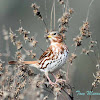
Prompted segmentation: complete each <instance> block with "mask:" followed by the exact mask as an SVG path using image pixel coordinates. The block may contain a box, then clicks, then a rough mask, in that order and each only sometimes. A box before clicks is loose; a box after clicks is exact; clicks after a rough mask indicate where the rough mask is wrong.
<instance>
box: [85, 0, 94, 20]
mask: <svg viewBox="0 0 100 100" xmlns="http://www.w3.org/2000/svg"><path fill="white" fill-rule="evenodd" d="M93 1H94V0H91V2H90V4H89V7H88V12H87V17H86V21H88V17H89V12H90V7H91V5H92V3H93Z"/></svg>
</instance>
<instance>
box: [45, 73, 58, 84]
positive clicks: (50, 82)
mask: <svg viewBox="0 0 100 100" xmlns="http://www.w3.org/2000/svg"><path fill="white" fill-rule="evenodd" d="M45 76H46V77H47V79H48V81H49V84H50V85H55V84H56V83H54V82H52V81H51V79H50V78H49V76H48V72H45Z"/></svg>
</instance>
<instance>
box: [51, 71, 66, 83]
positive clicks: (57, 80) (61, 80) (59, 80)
mask: <svg viewBox="0 0 100 100" xmlns="http://www.w3.org/2000/svg"><path fill="white" fill-rule="evenodd" d="M51 74H52V75H53V77H54V78H55V80H56V82H55V83H57V82H66V80H64V79H58V78H56V76H55V75H54V74H53V73H51Z"/></svg>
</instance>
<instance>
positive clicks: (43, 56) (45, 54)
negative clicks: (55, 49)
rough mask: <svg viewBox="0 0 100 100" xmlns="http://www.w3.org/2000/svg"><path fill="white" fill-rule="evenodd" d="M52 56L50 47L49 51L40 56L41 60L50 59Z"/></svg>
mask: <svg viewBox="0 0 100 100" xmlns="http://www.w3.org/2000/svg"><path fill="white" fill-rule="evenodd" d="M51 54H52V49H51V48H50V47H49V48H47V50H46V51H45V52H44V53H43V54H42V55H41V56H40V58H39V60H42V59H44V58H45V57H49V56H50V55H51Z"/></svg>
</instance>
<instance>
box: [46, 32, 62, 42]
mask: <svg viewBox="0 0 100 100" xmlns="http://www.w3.org/2000/svg"><path fill="white" fill-rule="evenodd" d="M46 38H47V39H49V40H50V42H51V43H52V42H58V43H61V42H63V36H62V35H61V34H60V33H59V32H58V31H51V32H48V33H47V35H46Z"/></svg>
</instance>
